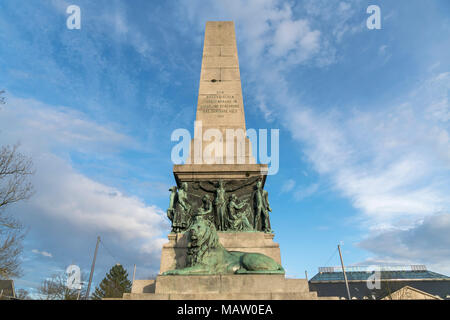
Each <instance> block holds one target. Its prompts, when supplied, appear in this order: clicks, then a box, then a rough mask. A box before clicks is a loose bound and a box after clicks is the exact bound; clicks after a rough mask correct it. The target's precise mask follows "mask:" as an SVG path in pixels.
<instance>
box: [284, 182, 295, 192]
mask: <svg viewBox="0 0 450 320" xmlns="http://www.w3.org/2000/svg"><path fill="white" fill-rule="evenodd" d="M294 187H295V180H293V179H288V180H286V181H285V182H284V184H283V186H282V187H281V192H282V193H285V192H289V191H291V190H292V189H294Z"/></svg>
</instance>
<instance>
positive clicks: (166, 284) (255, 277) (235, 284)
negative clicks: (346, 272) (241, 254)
mask: <svg viewBox="0 0 450 320" xmlns="http://www.w3.org/2000/svg"><path fill="white" fill-rule="evenodd" d="M123 298H124V299H126V300H313V299H317V294H316V293H315V292H310V291H309V286H308V281H307V280H306V279H285V277H284V275H279V274H245V275H238V274H231V275H204V276H193V275H189V276H161V275H160V276H158V277H157V278H156V280H136V281H135V282H134V283H133V288H132V291H131V293H126V294H124V297H123Z"/></svg>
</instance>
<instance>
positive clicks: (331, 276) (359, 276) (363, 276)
mask: <svg viewBox="0 0 450 320" xmlns="http://www.w3.org/2000/svg"><path fill="white" fill-rule="evenodd" d="M378 272H379V273H380V275H379V276H380V280H449V281H450V277H448V276H445V275H443V274H439V273H436V272H432V271H428V270H419V271H412V270H410V271H407V270H398V271H395V270H394V271H378ZM345 274H346V275H347V280H348V281H367V280H369V277H371V276H373V274H374V272H373V271H372V272H368V271H350V272H347V271H346V272H345ZM341 281H344V274H343V273H342V272H319V273H318V274H316V275H315V276H314V277H313V278H311V280H310V282H311V283H319V282H341Z"/></svg>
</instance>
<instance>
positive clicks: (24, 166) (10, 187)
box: [0, 145, 33, 279]
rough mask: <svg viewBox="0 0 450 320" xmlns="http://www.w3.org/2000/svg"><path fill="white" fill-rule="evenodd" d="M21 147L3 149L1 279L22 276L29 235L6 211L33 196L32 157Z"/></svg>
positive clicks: (0, 167) (0, 165) (0, 162)
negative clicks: (23, 255)
mask: <svg viewBox="0 0 450 320" xmlns="http://www.w3.org/2000/svg"><path fill="white" fill-rule="evenodd" d="M18 147H19V146H18V145H15V146H12V147H11V146H2V147H0V279H10V278H11V277H17V276H19V275H20V273H21V270H20V259H19V258H20V254H21V253H22V240H23V238H24V236H25V231H24V227H23V225H22V224H21V223H20V222H19V221H18V220H17V219H15V218H14V217H12V216H11V214H7V213H6V212H5V209H6V208H7V207H9V206H10V205H12V204H14V203H17V202H19V201H22V200H25V199H28V198H29V197H30V196H31V195H32V194H33V187H32V185H31V183H30V182H29V181H28V178H29V176H30V175H31V174H33V170H32V161H31V159H30V158H28V157H26V156H25V155H23V154H21V153H19V152H18V151H17V149H18Z"/></svg>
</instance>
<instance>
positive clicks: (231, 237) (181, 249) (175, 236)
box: [159, 231, 281, 274]
mask: <svg viewBox="0 0 450 320" xmlns="http://www.w3.org/2000/svg"><path fill="white" fill-rule="evenodd" d="M218 235H219V242H220V244H221V245H222V246H223V247H224V248H225V249H227V250H228V251H241V252H255V253H262V254H264V255H266V256H268V257H270V258H272V259H273V260H275V261H276V262H277V263H279V264H281V255H280V246H279V245H278V243H276V242H274V241H273V237H274V234H273V233H264V232H253V231H252V232H218ZM168 238H169V242H168V243H166V244H164V245H163V248H162V252H161V265H160V269H159V273H160V274H162V273H163V272H165V271H168V270H172V269H180V268H184V267H185V266H186V252H187V248H188V247H187V246H188V239H187V234H186V233H171V234H169V235H168Z"/></svg>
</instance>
